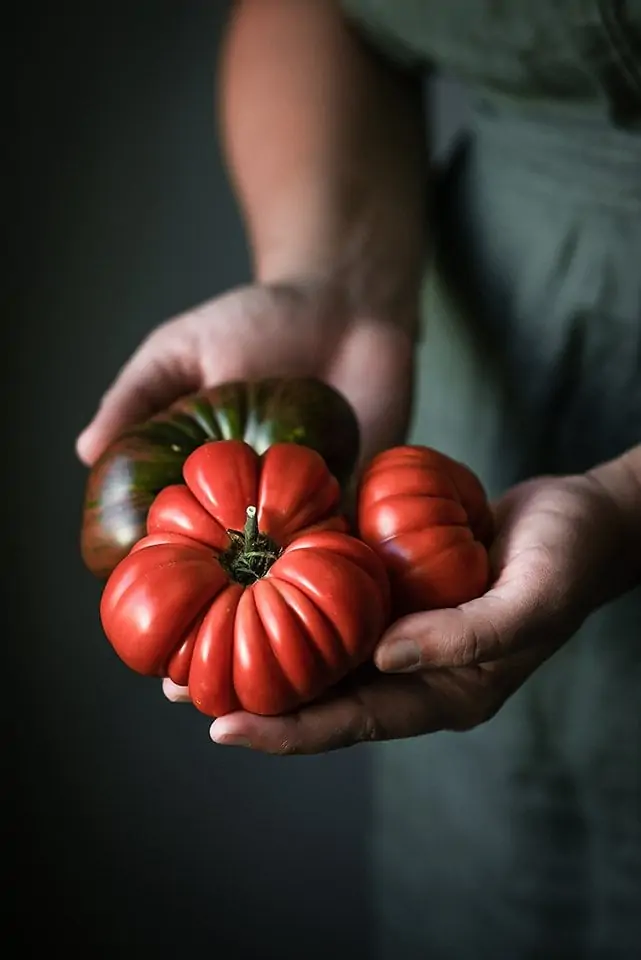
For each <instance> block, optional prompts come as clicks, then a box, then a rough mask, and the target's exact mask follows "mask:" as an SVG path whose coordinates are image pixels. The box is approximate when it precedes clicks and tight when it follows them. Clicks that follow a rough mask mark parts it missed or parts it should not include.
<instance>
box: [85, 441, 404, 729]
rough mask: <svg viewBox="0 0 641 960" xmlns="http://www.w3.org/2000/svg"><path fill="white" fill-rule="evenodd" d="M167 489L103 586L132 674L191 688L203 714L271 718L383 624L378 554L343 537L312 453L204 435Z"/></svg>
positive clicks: (328, 483) (350, 657)
mask: <svg viewBox="0 0 641 960" xmlns="http://www.w3.org/2000/svg"><path fill="white" fill-rule="evenodd" d="M183 474H184V480H185V483H184V484H180V485H173V486H169V487H166V488H165V489H164V490H162V491H161V492H160V493H159V495H158V496H157V497H156V499H155V500H154V502H153V504H152V505H151V508H150V510H149V514H148V517H147V530H148V535H147V536H146V537H144V538H143V539H142V540H140V541H139V542H138V543H137V544H136V545H135V546H134V547H133V549H132V550H131V551H130V553H129V554H128V556H126V557H125V558H124V559H123V560H122V561H121V562H120V563H119V564H118V566H117V567H116V569H115V570H114V571H113V573H112V574H111V576H110V578H109V580H108V581H107V585H106V587H105V590H104V592H103V595H102V601H101V610H100V613H101V619H102V623H103V627H104V629H105V632H106V634H107V637H108V638H109V640H110V641H111V643H112V644H113V646H114V648H115V650H116V652H117V653H118V655H119V656H120V657H121V659H122V660H123V661H124V662H125V663H126V664H127V665H128V666H129V667H131V668H132V669H133V670H136V671H138V672H139V673H142V674H146V675H153V676H169V677H171V679H172V680H174V681H175V682H176V683H178V684H181V685H188V687H189V691H190V695H191V698H192V700H193V702H194V704H195V705H196V706H197V707H198V709H199V710H201V711H202V712H203V713H206V714H208V715H209V716H222V715H223V714H226V713H229V712H231V711H233V710H237V709H244V710H248V711H250V712H252V713H258V714H265V715H268V714H278V713H284V712H287V711H289V710H293V709H295V708H296V707H297V706H299V705H301V704H302V703H305V702H308V701H310V700H313V699H315V698H316V697H318V696H319V695H320V694H322V693H323V692H324V691H325V690H326V689H327V688H328V687H330V686H331V685H333V684H334V683H336V682H337V681H339V680H340V679H342V678H343V677H344V676H345V675H346V674H347V673H349V672H350V671H351V670H352V669H353V668H355V667H357V666H358V665H359V664H361V663H362V662H363V661H365V660H366V659H367V658H368V657H369V655H370V654H371V652H372V650H373V648H374V646H375V645H376V643H377V641H378V640H379V638H380V636H381V633H382V631H383V630H384V628H385V626H386V623H387V619H388V613H389V582H388V580H387V575H386V573H385V570H384V568H383V565H382V563H381V561H380V560H379V559H378V557H377V556H376V554H375V553H374V552H373V551H372V550H370V548H369V547H367V546H366V545H365V544H364V543H361V542H360V541H359V540H357V539H356V538H354V537H351V536H348V534H347V533H345V530H346V522H345V520H344V519H343V517H342V516H340V515H339V514H338V513H337V511H338V509H339V502H340V495H341V494H340V488H339V484H338V481H337V480H335V479H334V477H333V476H332V474H330V472H329V470H328V468H327V466H326V465H325V462H324V460H323V459H322V457H321V456H320V454H318V453H316V452H315V451H314V450H311V449H308V448H306V447H302V446H297V445H295V444H275V445H274V446H272V447H270V448H269V449H268V450H267V451H266V452H265V453H264V454H263V455H262V456H259V455H258V454H257V453H256V452H255V451H254V450H253V449H252V448H251V447H250V446H248V445H247V444H245V443H243V442H242V441H237V440H229V441H225V440H223V441H217V442H213V443H208V444H205V445H204V446H201V447H199V448H198V449H197V450H195V451H194V452H193V453H192V454H191V455H190V456H189V457H188V458H187V460H186V461H185V464H184V470H183Z"/></svg>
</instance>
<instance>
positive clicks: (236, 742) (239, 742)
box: [211, 733, 251, 747]
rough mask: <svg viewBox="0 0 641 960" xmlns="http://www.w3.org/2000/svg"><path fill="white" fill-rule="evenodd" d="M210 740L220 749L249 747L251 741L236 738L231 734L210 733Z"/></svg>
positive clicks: (244, 738)
mask: <svg viewBox="0 0 641 960" xmlns="http://www.w3.org/2000/svg"><path fill="white" fill-rule="evenodd" d="M211 738H212V740H213V741H214V743H218V744H220V746H222V747H251V741H250V740H248V739H247V737H238V736H235V735H234V734H233V733H220V734H216V733H212V735H211Z"/></svg>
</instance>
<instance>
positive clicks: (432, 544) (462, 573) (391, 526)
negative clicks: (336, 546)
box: [358, 446, 492, 616]
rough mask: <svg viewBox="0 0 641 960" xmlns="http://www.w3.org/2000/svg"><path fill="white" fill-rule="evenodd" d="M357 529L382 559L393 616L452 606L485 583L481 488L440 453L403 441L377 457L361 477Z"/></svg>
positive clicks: (487, 530)
mask: <svg viewBox="0 0 641 960" xmlns="http://www.w3.org/2000/svg"><path fill="white" fill-rule="evenodd" d="M358 530H359V535H360V536H361V538H362V539H363V540H364V541H365V543H367V544H369V545H370V546H371V547H372V548H373V549H374V550H375V551H376V553H377V554H378V555H379V557H381V559H382V560H383V563H384V564H385V567H386V569H387V572H388V575H389V578H390V583H391V587H392V599H393V604H394V608H395V613H396V614H397V615H399V616H400V615H404V614H407V613H414V612H418V611H420V610H428V609H436V608H442V607H455V606H457V605H458V604H460V603H465V602H467V601H468V600H473V599H474V598H476V597H478V596H480V595H481V594H482V593H484V591H485V590H486V589H487V586H488V581H489V576H490V569H489V560H488V553H487V547H488V546H489V544H490V540H491V537H492V513H491V510H490V507H489V504H488V501H487V497H486V494H485V490H484V488H483V486H482V485H481V482H480V480H479V479H478V478H477V477H476V475H475V474H474V473H472V471H471V470H469V469H468V467H466V466H465V465H464V464H462V463H459V462H458V461H456V460H453V459H452V458H451V457H448V456H446V455H445V454H442V453H439V452H438V451H436V450H433V449H431V448H429V447H420V446H404V447H395V448H393V449H391V450H386V451H384V452H383V453H380V454H379V455H378V456H376V457H375V458H374V459H373V460H372V461H371V463H370V464H369V465H368V467H367V468H366V470H365V472H364V474H363V476H362V478H361V484H360V489H359V496H358Z"/></svg>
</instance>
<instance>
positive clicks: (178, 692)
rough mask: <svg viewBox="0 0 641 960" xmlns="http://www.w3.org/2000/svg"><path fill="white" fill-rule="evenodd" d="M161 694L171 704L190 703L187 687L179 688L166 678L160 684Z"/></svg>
mask: <svg viewBox="0 0 641 960" xmlns="http://www.w3.org/2000/svg"><path fill="white" fill-rule="evenodd" d="M162 692H163V693H164V694H165V696H166V697H167V699H168V700H171V702H172V703H191V697H190V696H189V688H188V687H179V686H178V684H177V683H174V681H173V680H170V679H169V677H166V678H165V679H164V680H163V682H162Z"/></svg>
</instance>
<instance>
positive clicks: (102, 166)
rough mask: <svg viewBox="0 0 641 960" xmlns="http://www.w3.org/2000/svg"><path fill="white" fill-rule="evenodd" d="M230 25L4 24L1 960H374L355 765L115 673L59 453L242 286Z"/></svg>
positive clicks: (359, 766) (117, 20)
mask: <svg viewBox="0 0 641 960" xmlns="http://www.w3.org/2000/svg"><path fill="white" fill-rule="evenodd" d="M225 16H226V4H224V3H221V2H220V0H217V2H204V0H191V2H190V3H188V4H185V3H180V2H177V0H173V2H170V0H137V2H136V3H131V4H107V3H103V4H96V5H91V4H77V5H75V4H74V5H73V7H72V5H71V4H49V5H45V4H44V3H39V4H35V5H34V4H27V5H24V6H23V7H16V8H14V10H13V11H12V13H11V23H10V26H11V30H10V31H9V33H8V37H9V40H8V45H9V46H10V51H9V53H10V57H9V59H10V61H11V66H12V73H11V100H12V103H11V105H10V108H9V113H8V115H7V130H8V132H9V135H10V137H9V139H10V146H11V149H10V156H11V158H12V159H14V160H15V161H16V162H15V164H14V166H13V167H12V170H11V173H12V177H11V180H10V187H11V189H10V196H9V197H8V200H9V201H10V204H9V208H8V209H9V210H10V215H9V217H8V223H9V226H10V254H11V256H10V258H9V261H8V266H9V269H8V270H7V273H6V280H5V297H4V302H5V309H4V311H3V313H4V320H3V339H4V342H5V358H4V359H5V363H4V364H3V367H4V374H3V378H2V385H3V395H4V400H5V404H7V403H10V404H11V406H12V411H11V413H10V414H8V416H7V428H8V429H7V434H6V435H7V437H8V443H7V444H6V445H5V455H6V456H7V465H8V468H9V469H8V474H9V477H10V490H9V496H8V498H7V499H5V500H4V520H3V527H4V537H5V546H6V553H5V560H7V561H8V562H7V566H6V571H7V572H6V574H5V575H4V576H3V593H4V595H5V611H6V612H7V614H8V615H7V616H6V619H5V629H6V635H5V638H4V639H5V643H6V645H7V648H8V651H9V657H8V665H7V667H6V672H5V675H4V678H3V681H4V688H5V701H6V700H7V699H8V700H9V702H10V704H11V711H10V713H9V714H8V727H7V729H8V730H9V738H8V739H9V745H10V747H11V751H10V753H8V754H7V756H10V759H11V764H12V767H11V799H12V801H13V808H12V811H11V812H10V815H9V816H8V817H7V819H6V827H7V829H8V833H9V834H10V836H11V839H12V840H13V841H14V844H13V849H14V851H15V853H16V858H15V861H14V863H13V864H12V872H11V875H10V878H9V879H10V882H11V888H12V897H11V900H10V901H9V902H10V907H11V913H12V920H13V927H14V930H13V936H14V937H15V940H14V943H15V955H16V956H30V955H32V951H33V954H34V955H35V950H36V944H37V943H38V944H39V943H45V942H46V943H47V944H48V945H49V946H53V947H55V948H57V949H59V951H60V953H61V954H64V953H65V952H66V951H67V950H68V949H69V948H72V947H79V948H80V949H81V950H83V951H84V955H85V956H87V957H102V956H105V957H109V958H112V957H116V956H124V955H125V951H129V950H130V949H131V955H133V951H134V949H135V950H136V952H137V953H138V954H139V955H141V954H142V955H143V956H152V955H153V956H156V957H158V958H163V957H176V956H180V957H182V956H186V955H187V952H188V950H189V949H198V950H200V951H205V950H206V951H207V952H208V953H210V954H211V956H214V957H217V958H221V960H237V958H241V957H243V958H244V957H257V958H259V957H260V958H262V957H270V956H277V957H279V958H281V960H287V958H290V957H291V958H296V960H300V958H302V957H304V958H311V957H316V956H319V957H324V956H332V955H334V956H337V957H342V956H351V957H353V958H358V957H361V956H366V946H367V937H368V933H367V931H368V927H369V917H368V905H367V904H368V876H367V838H368V831H369V829H370V800H369V789H368V767H367V763H368V756H367V753H366V752H364V751H362V750H357V751H351V752H349V751H348V752H345V753H343V754H339V755H335V756H329V757H324V758H317V759H306V758H303V759H288V760H279V759H272V758H266V757H261V756H257V755H253V754H249V753H244V752H242V751H232V750H229V749H227V750H225V749H222V748H216V747H214V746H213V745H212V744H210V743H209V740H208V735H207V728H208V724H207V721H206V719H205V718H203V717H201V716H198V715H197V714H196V713H195V711H193V710H192V709H191V708H189V707H184V706H176V705H171V704H169V703H167V702H166V701H165V700H164V698H163V696H162V694H161V691H160V689H159V685H158V684H157V683H154V682H153V681H145V680H142V679H140V678H137V677H135V676H134V675H132V674H130V673H128V672H127V671H126V669H125V668H124V667H123V666H122V665H121V664H120V663H119V662H118V661H117V660H116V658H115V655H114V654H113V653H112V652H111V650H110V648H109V646H108V644H107V642H106V641H105V639H104V638H103V636H102V633H101V630H100V626H99V622H98V599H99V592H100V588H99V585H98V584H97V583H95V582H94V581H93V580H92V578H91V577H90V575H89V574H88V573H86V572H85V571H84V569H83V567H82V565H81V562H80V558H79V554H78V547H77V539H78V525H79V516H80V504H81V497H82V490H83V484H84V480H85V471H84V469H83V468H82V467H81V466H80V465H79V464H78V463H77V462H76V460H75V458H74V450H73V444H74V438H75V435H76V433H77V432H78V431H79V430H80V429H81V428H82V426H83V425H84V424H85V422H86V421H87V420H88V418H89V416H90V415H91V413H92V411H93V409H94V405H95V404H96V402H97V401H98V399H99V397H100V394H101V392H102V390H103V389H104V388H105V387H106V386H107V384H108V383H109V381H110V379H111V378H112V377H113V375H114V374H115V372H116V370H117V368H118V366H119V365H120V364H121V363H122V362H124V360H125V359H126V358H127V356H128V355H129V353H130V352H131V351H132V350H133V349H134V347H135V346H136V345H137V344H138V342H139V341H140V339H141V338H142V337H143V336H144V334H145V333H146V332H147V331H149V330H150V329H151V328H152V327H153V326H154V325H155V324H156V323H158V322H159V321H160V320H162V319H164V318H165V317H167V316H169V315H171V314H173V313H175V312H177V311H180V310H183V309H185V308H187V307H189V306H190V305H192V304H196V303H198V302H199V301H201V300H203V299H205V298H207V297H210V296H213V295H215V294H216V293H217V292H220V291H222V290H224V289H225V288H227V287H228V286H230V285H231V284H234V283H236V282H238V281H242V280H245V279H246V278H247V262H246V255H245V249H244V244H243V237H242V232H241V227H240V223H239V220H238V216H237V211H236V209H235V206H234V203H233V200H232V198H231V196H230V193H229V190H228V185H227V183H226V179H225V175H224V172H223V169H222V165H221V159H220V156H219V150H218V144H217V141H216V136H215V128H214V124H213V119H212V118H213V86H212V73H213V64H214V59H215V52H216V44H217V41H218V38H219V36H220V33H221V28H222V25H223V22H224V19H225ZM14 205H15V209H13V207H14ZM5 266H7V261H5ZM6 344H8V349H7V347H6ZM3 566H4V564H3ZM126 955H127V956H129V955H130V954H129V953H128V952H127V953H126Z"/></svg>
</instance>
